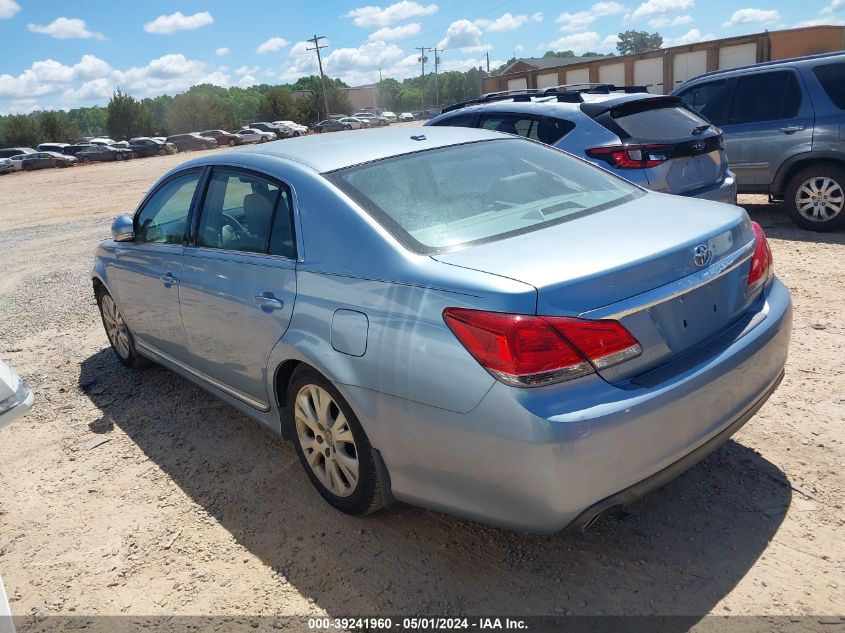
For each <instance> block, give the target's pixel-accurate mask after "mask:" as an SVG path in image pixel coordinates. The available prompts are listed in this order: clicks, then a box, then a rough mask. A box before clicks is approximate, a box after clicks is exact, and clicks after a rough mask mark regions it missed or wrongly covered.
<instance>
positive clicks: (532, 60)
mask: <svg viewBox="0 0 845 633" xmlns="http://www.w3.org/2000/svg"><path fill="white" fill-rule="evenodd" d="M605 57H606V55H592V56H589V57H520V58H518V59H515V60H514V61H512V62H511V63H510V64H508V65H507V66H505V67H504V68H503V69H502V72H500V73H499V74H500V75H504V74H505V73H507V72H510V69H511V67H512V66H514V65H516V64H518V63H519V62H522V63H523V64H527V65H529V66H533V67H534V68H537V69H539V70H544V69H546V68H557V67H558V66H570V65H572V64H581V63H584V62H591V61H593V60H596V59H604V58H605Z"/></svg>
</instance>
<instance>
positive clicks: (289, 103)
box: [258, 86, 299, 121]
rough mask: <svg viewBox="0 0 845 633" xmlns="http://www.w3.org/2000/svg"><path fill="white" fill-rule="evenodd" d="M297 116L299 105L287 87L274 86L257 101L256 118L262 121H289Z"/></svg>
mask: <svg viewBox="0 0 845 633" xmlns="http://www.w3.org/2000/svg"><path fill="white" fill-rule="evenodd" d="M296 116H299V106H298V104H297V103H296V100H295V99H294V97H293V94H292V93H291V91H290V90H289V89H288V88H281V87H279V86H274V87H272V88H270V89H269V90H268V91H267V92H265V93H264V95H263V96H262V97H261V101H260V102H259V103H258V118H259V119H261V120H262V121H280V120H281V121H291V120H293V118H294V117H296Z"/></svg>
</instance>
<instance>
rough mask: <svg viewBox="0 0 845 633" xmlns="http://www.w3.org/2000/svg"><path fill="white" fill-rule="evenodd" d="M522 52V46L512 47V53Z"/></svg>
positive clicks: (523, 48)
mask: <svg viewBox="0 0 845 633" xmlns="http://www.w3.org/2000/svg"><path fill="white" fill-rule="evenodd" d="M524 50H525V47H524V46H523V45H522V44H517V45H516V46H514V47H513V52H514V53H521V52H522V51H524Z"/></svg>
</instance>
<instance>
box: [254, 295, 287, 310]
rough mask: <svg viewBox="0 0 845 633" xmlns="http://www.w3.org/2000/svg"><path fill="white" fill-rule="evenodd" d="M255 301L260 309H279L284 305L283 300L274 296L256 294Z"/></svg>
mask: <svg viewBox="0 0 845 633" xmlns="http://www.w3.org/2000/svg"><path fill="white" fill-rule="evenodd" d="M255 303H257V304H258V307H259V308H261V309H262V310H281V309H282V308H284V307H285V302H284V301H282V300H281V299H276V297H268V296H265V295H256V296H255Z"/></svg>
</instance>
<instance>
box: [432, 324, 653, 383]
mask: <svg viewBox="0 0 845 633" xmlns="http://www.w3.org/2000/svg"><path fill="white" fill-rule="evenodd" d="M443 319H444V321H446V324H447V325H448V326H449V328H450V329H451V330H452V332H453V333H454V334H455V336H456V337H457V338H458V340H459V341H460V342H461V344H462V345H463V346H464V347H465V348H466V349H467V351H468V352H469V353H470V354H472V356H473V358H475V360H477V361H478V362H479V363H480V364H481V366H482V367H484V368H485V369H486V370H487V371H489V372H490V373H491V374H492V375H493V376H494V377H495V378H497V379H498V380H500V381H502V382H503V383H505V384H507V385H511V386H513V387H535V386H540V385H548V384H551V383H556V382H563V381H565V380H571V379H573V378H578V377H580V376H585V375H587V374H591V373H593V372H594V371H596V370H597V369H599V370H600V369H604V368H606V367H611V366H613V365H617V364H619V363H621V362H624V361H626V360H629V359H631V358H634V357H635V356H639V355H640V354H641V353H642V347H641V346H640V344H639V342H638V341H637V339H635V338H634V337H633V336H632V335H631V333H630V332H628V330H626V329H625V327H624V326H622V324H621V323H619V322H618V321H610V320H603V321H589V320H586V319H576V318H571V317H551V316H534V315H529V314H509V313H504V312H485V311H482V310H468V309H464V308H446V309H445V310H444V311H443Z"/></svg>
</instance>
